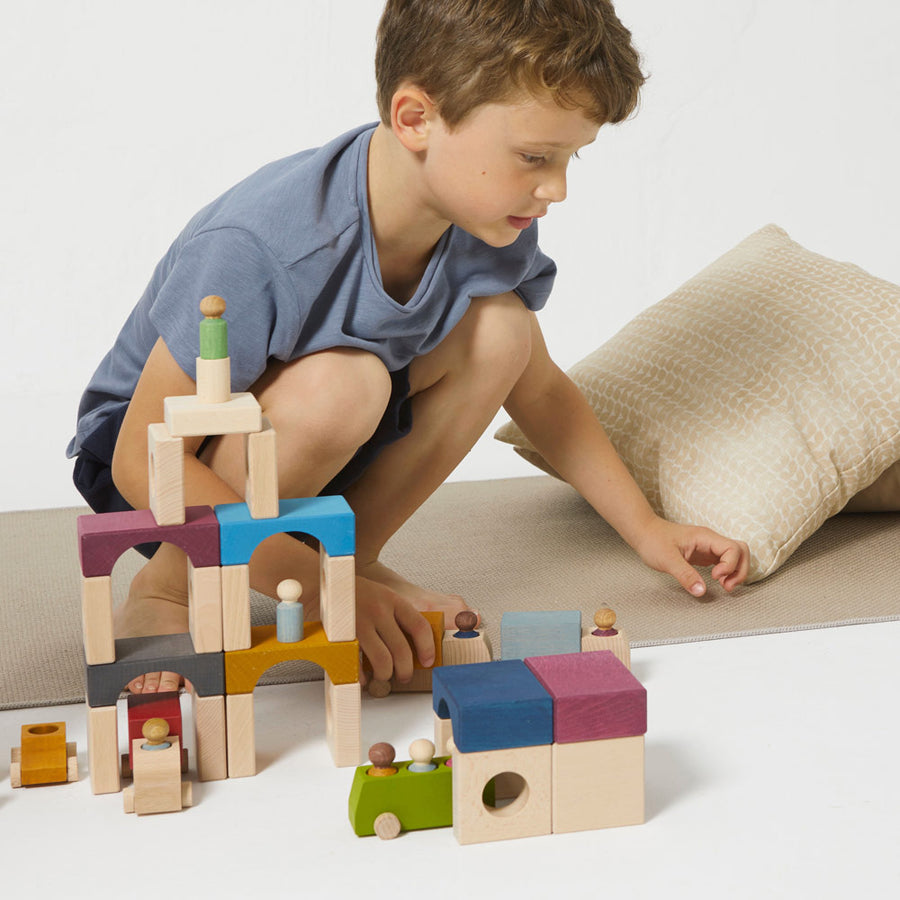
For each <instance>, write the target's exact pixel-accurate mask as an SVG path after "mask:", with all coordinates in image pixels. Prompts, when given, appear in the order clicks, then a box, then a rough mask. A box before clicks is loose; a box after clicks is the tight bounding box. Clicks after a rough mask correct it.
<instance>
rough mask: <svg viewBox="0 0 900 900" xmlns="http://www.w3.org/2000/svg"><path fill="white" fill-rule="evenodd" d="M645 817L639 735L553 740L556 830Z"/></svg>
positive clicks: (632, 822) (607, 825)
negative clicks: (586, 739)
mask: <svg viewBox="0 0 900 900" xmlns="http://www.w3.org/2000/svg"><path fill="white" fill-rule="evenodd" d="M454 777H456V773H455V772H454ZM643 821H644V736H643V735H638V736H637V737H626V738H612V739H610V740H605V741H581V742H579V743H574V744H554V745H553V831H554V833H560V832H567V831H588V830H591V829H595V828H614V827H617V826H620V825H640V824H641V823H642V822H643Z"/></svg>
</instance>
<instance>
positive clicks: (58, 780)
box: [13, 722, 69, 787]
mask: <svg viewBox="0 0 900 900" xmlns="http://www.w3.org/2000/svg"><path fill="white" fill-rule="evenodd" d="M67 746H68V745H67V743H66V723H65V722H39V723H35V724H32V725H23V726H22V744H21V747H19V753H18V754H16V755H15V756H14V758H13V761H14V762H16V761H17V762H18V764H19V768H18V781H19V784H20V785H22V786H25V787H28V786H30V785H36V784H62V783H64V782H66V781H68V780H69V757H68V753H67ZM16 757H17V759H16ZM13 786H14V787H15V786H17V785H15V784H14V785H13Z"/></svg>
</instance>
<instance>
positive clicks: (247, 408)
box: [164, 392, 262, 437]
mask: <svg viewBox="0 0 900 900" xmlns="http://www.w3.org/2000/svg"><path fill="white" fill-rule="evenodd" d="M164 410H165V420H166V427H167V428H168V429H169V433H170V434H172V436H173V437H201V436H206V435H211V434H246V433H247V432H248V431H259V430H260V428H262V409H261V408H260V405H259V403H258V402H257V400H256V398H255V397H254V396H253V394H251V393H248V392H244V393H240V394H232V395H231V399H230V400H228V401H226V402H225V403H204V402H203V401H201V400H200V399H199V398H198V397H197V396H195V395H188V396H185V397H166V398H165V403H164Z"/></svg>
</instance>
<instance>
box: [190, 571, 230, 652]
mask: <svg viewBox="0 0 900 900" xmlns="http://www.w3.org/2000/svg"><path fill="white" fill-rule="evenodd" d="M188 627H189V629H190V633H191V640H192V641H193V642H194V650H195V651H196V652H197V653H221V652H222V574H221V569H220V568H219V567H218V566H204V567H203V568H194V565H193V563H191V561H190V560H188Z"/></svg>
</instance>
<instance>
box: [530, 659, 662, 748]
mask: <svg viewBox="0 0 900 900" xmlns="http://www.w3.org/2000/svg"><path fill="white" fill-rule="evenodd" d="M525 665H526V666H528V668H529V669H530V670H531V671H532V673H533V674H534V676H535V677H536V678H537V680H538V681H539V682H540V683H541V685H542V687H543V688H544V690H546V691H547V693H548V694H550V696H551V697H552V698H553V740H554V741H555V742H556V743H558V744H572V743H575V742H577V741H597V740H603V739H606V738H619V737H634V736H635V735H639V734H644V733H645V732H646V731H647V690H646V688H645V687H644V686H643V685H642V684H641V683H640V682H639V681H638V680H637V678H635V677H634V675H632V674H631V672H629V671H628V669H627V668H626V667H625V666H624V665H623V664H622V663H621V662H619V660H618V659H616V657H615V656H614V655H613V653H612V652H611V651H609V650H594V651H589V652H587V653H563V654H559V655H556V656H532V657H528V658H527V659H526V660H525Z"/></svg>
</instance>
